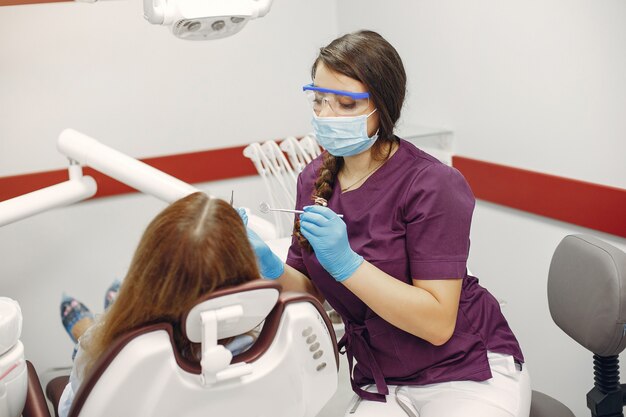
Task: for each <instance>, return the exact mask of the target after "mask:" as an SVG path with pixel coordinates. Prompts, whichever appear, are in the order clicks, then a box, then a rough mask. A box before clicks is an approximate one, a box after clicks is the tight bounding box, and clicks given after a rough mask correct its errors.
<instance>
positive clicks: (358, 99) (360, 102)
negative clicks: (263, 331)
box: [302, 84, 370, 116]
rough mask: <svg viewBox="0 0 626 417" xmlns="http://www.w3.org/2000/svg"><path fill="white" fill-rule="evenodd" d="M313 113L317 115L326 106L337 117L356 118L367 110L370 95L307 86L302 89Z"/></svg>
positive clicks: (311, 85)
mask: <svg viewBox="0 0 626 417" xmlns="http://www.w3.org/2000/svg"><path fill="white" fill-rule="evenodd" d="M302 91H304V94H305V95H306V97H307V99H308V102H309V104H310V105H311V107H312V108H313V111H314V112H315V113H317V114H318V115H319V114H320V112H321V111H322V108H323V107H324V103H326V104H328V106H330V108H331V109H332V110H333V112H334V113H335V114H337V115H338V116H358V115H361V114H363V113H364V112H365V111H367V109H368V108H369V97H370V93H367V92H366V93H353V92H351V91H343V90H333V89H330V88H322V87H316V86H314V85H313V84H307V85H305V86H304V87H302Z"/></svg>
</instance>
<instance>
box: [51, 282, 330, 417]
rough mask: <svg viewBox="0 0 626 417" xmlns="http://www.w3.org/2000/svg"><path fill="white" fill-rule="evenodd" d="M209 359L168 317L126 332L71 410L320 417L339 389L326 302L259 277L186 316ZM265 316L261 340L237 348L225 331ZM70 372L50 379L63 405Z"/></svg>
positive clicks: (91, 414) (93, 416)
mask: <svg viewBox="0 0 626 417" xmlns="http://www.w3.org/2000/svg"><path fill="white" fill-rule="evenodd" d="M181 323H184V333H185V337H187V338H189V340H191V341H192V342H196V343H199V344H200V345H201V352H202V359H201V361H200V363H197V362H191V361H189V360H186V359H185V358H183V357H182V356H181V355H180V353H179V352H178V350H177V349H176V347H175V344H174V343H173V330H172V326H171V325H170V324H169V323H157V324H153V325H150V326H146V327H143V328H140V329H137V330H135V331H133V332H131V333H129V334H127V335H125V336H123V337H121V338H120V339H119V340H118V341H117V342H116V343H115V344H114V346H112V347H111V348H110V349H109V351H108V352H107V353H105V354H104V355H103V357H102V358H100V360H99V361H98V362H97V363H96V364H95V365H94V368H93V370H92V371H91V372H90V375H89V376H88V377H87V378H86V379H85V381H83V384H82V385H81V387H80V389H79V391H78V392H77V394H76V397H75V399H74V402H73V404H72V408H71V410H70V413H69V416H70V417H79V416H80V417H100V416H102V417H104V416H116V417H123V416H133V417H159V416H163V417H165V416H167V417H171V416H186V417H195V416H242V417H243V416H279V417H280V416H285V417H287V416H289V417H296V416H307V417H313V416H315V415H316V414H317V413H318V412H319V411H320V410H321V409H322V407H323V406H324V405H325V404H326V402H327V401H328V400H329V399H330V398H331V397H332V395H333V394H334V392H335V390H336V388H337V371H338V366H339V356H338V351H337V343H336V338H335V334H334V332H333V331H332V325H331V323H330V320H329V319H328V316H327V315H326V313H325V312H324V309H323V308H322V306H321V304H320V303H319V302H318V301H317V300H316V299H315V298H313V297H312V296H310V295H307V294H301V293H280V285H279V284H277V283H274V282H272V281H266V280H255V281H253V282H249V283H246V284H244V285H240V286H238V287H234V288H228V289H224V290H219V291H216V292H214V293H213V294H211V295H210V296H208V297H206V298H204V299H202V300H200V301H199V302H198V303H197V304H196V305H195V307H193V308H192V309H191V310H190V311H189V312H188V313H187V314H186V315H185V317H183V319H182V321H181ZM261 323H262V329H261V331H260V334H259V337H258V338H257V340H256V342H255V343H254V344H253V345H252V347H250V348H249V349H248V350H246V351H245V352H243V353H241V354H239V355H236V356H234V357H233V356H232V354H231V353H230V351H228V350H227V349H226V348H224V347H223V346H222V345H220V344H218V343H217V341H218V340H220V339H224V338H228V337H231V336H235V335H239V334H243V333H245V332H248V331H250V330H252V329H254V328H256V327H257V326H258V325H259V324H261ZM66 383H67V377H57V378H56V379H54V380H52V381H51V382H50V383H49V384H48V389H47V391H48V397H49V399H50V401H51V402H52V404H53V406H54V409H55V410H57V405H58V400H59V397H60V394H61V391H62V389H63V387H64V386H65V384H66Z"/></svg>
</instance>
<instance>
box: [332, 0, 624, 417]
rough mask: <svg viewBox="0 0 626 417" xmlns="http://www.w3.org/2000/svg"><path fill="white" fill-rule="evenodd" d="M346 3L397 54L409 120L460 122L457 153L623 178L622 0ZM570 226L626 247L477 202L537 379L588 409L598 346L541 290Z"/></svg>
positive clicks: (477, 256)
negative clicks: (561, 317)
mask: <svg viewBox="0 0 626 417" xmlns="http://www.w3.org/2000/svg"><path fill="white" fill-rule="evenodd" d="M337 4H338V17H339V33H344V32H349V31H352V30H356V29H361V28H370V29H374V30H377V31H379V32H380V33H381V34H383V36H385V37H386V38H387V39H388V40H389V41H390V42H391V43H392V44H393V45H394V46H396V48H397V49H398V51H399V53H400V55H401V56H402V58H403V60H404V63H405V66H406V69H407V73H408V78H409V96H408V100H407V103H406V107H405V110H404V115H403V122H404V123H405V124H419V125H426V126H439V127H445V128H449V129H451V130H453V131H454V142H455V148H456V149H455V153H457V154H459V155H463V156H468V157H472V158H476V159H481V160H485V161H490V162H495V163H499V164H504V165H510V166H515V167H520V168H525V169H530V170H535V171H541V172H546V173H550V174H555V175H560V176H565V177H569V178H576V179H581V180H584V181H589V182H595V183H600V184H605V185H611V186H616V187H621V188H626V141H624V140H623V137H624V132H625V131H626V118H624V117H623V113H624V109H626V77H624V74H626V54H624V51H625V50H626V3H624V2H623V1H621V0H607V1H602V2H597V1H593V0H576V1H571V0H550V1H540V0H533V1H526V2H522V1H504V2H497V1H487V0H475V1H463V0H438V1H425V0H396V1H394V2H393V3H392V5H391V4H390V3H389V2H382V1H375V0H342V1H340V2H338V3H337ZM625 212H626V208H625ZM571 233H590V234H592V235H595V236H597V237H599V238H601V239H604V240H606V241H608V242H609V243H612V244H614V245H616V246H618V247H620V248H621V249H624V250H626V239H622V238H619V237H616V236H612V235H607V234H603V233H599V232H595V231H592V230H588V229H583V228H580V227H576V226H573V225H570V224H567V223H563V222H558V221H553V220H549V219H546V218H542V217H539V216H535V215H532V214H528V213H523V212H520V211H517V210H513V209H508V208H505V207H501V206H497V205H494V204H490V203H486V202H481V201H479V202H478V204H477V207H476V211H475V215H474V222H473V227H472V235H471V238H472V249H471V255H470V267H471V269H472V271H473V272H474V273H475V274H476V275H478V276H479V278H480V280H481V283H482V284H483V285H484V286H486V287H487V288H489V289H490V290H491V291H492V292H493V293H494V294H495V295H496V296H497V297H499V298H503V299H505V300H506V301H507V302H508V305H507V306H506V307H505V309H504V312H505V314H506V316H507V318H508V320H509V322H510V324H511V326H512V327H513V329H514V331H515V333H516V335H517V336H518V338H519V339H520V342H521V344H522V349H523V351H524V354H525V355H526V357H527V360H528V364H529V369H530V371H531V376H532V378H533V386H534V388H535V389H538V390H541V391H544V392H546V393H548V394H551V395H553V396H555V397H557V398H558V399H560V400H561V401H563V402H564V403H566V404H567V405H568V406H569V407H570V408H571V409H572V410H573V411H574V412H575V413H576V415H577V416H579V417H582V416H588V415H589V411H588V410H587V408H586V400H585V394H586V392H587V391H588V390H589V389H590V388H591V387H592V385H593V373H592V360H591V354H590V353H588V352H586V351H585V350H584V349H583V348H582V347H579V346H578V345H576V344H575V342H573V341H572V340H571V339H569V338H568V336H566V335H565V334H564V333H563V332H562V331H561V330H560V329H558V328H557V327H556V325H555V324H554V323H553V322H552V320H551V318H550V315H549V311H548V306H547V296H546V282H547V281H546V276H547V272H548V267H549V262H550V257H551V255H552V252H553V251H554V249H555V248H556V246H557V244H558V242H559V241H560V240H561V239H562V238H563V237H564V236H565V235H567V234H571ZM622 356H623V355H622ZM624 358H626V357H623V358H622V361H624Z"/></svg>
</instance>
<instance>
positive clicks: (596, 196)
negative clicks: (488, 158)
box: [452, 156, 626, 237]
mask: <svg viewBox="0 0 626 417" xmlns="http://www.w3.org/2000/svg"><path fill="white" fill-rule="evenodd" d="M452 165H453V166H454V167H456V168H457V169H458V170H459V171H461V173H462V174H463V175H464V176H465V178H466V179H467V181H468V182H469V184H470V186H471V187H472V190H473V191H474V195H475V196H476V198H479V199H482V200H486V201H490V202H492V203H497V204H502V205H504V206H507V207H512V208H515V209H519V210H523V211H528V212H530V213H535V214H539V215H542V216H546V217H550V218H553V219H557V220H562V221H565V222H568V223H573V224H577V225H579V226H584V227H588V228H590V229H595V230H600V231H602V232H606V233H611V234H614V235H617V236H621V237H626V190H625V189H621V188H616V187H609V186H606V185H600V184H593V183H589V182H584V181H579V180H574V179H569V178H563V177H558V176H555V175H549V174H542V173H539V172H534V171H527V170H524V169H520V168H512V167H508V166H504V165H498V164H494V163H491V162H484V161H478V160H476V159H470V158H465V157H462V156H453V157H452Z"/></svg>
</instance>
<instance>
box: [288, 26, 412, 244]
mask: <svg viewBox="0 0 626 417" xmlns="http://www.w3.org/2000/svg"><path fill="white" fill-rule="evenodd" d="M320 64H323V65H324V66H325V67H326V68H328V69H329V70H332V71H334V72H337V73H339V74H343V75H346V76H348V77H350V78H352V79H355V80H357V81H359V82H361V83H362V84H364V85H365V87H366V88H367V91H368V92H369V93H370V100H373V101H374V104H375V106H376V108H377V113H378V117H379V121H380V122H379V125H380V126H379V131H378V140H376V142H375V143H374V145H373V146H372V156H373V157H374V159H375V160H379V161H383V160H385V159H387V158H388V157H389V154H390V152H391V146H389V145H391V144H392V143H394V142H397V141H398V139H397V138H396V137H395V136H394V134H393V129H394V126H395V124H396V122H397V121H398V119H399V118H400V113H401V111H402V105H403V104H404V98H405V94H406V72H405V71H404V65H403V64H402V59H401V58H400V55H398V52H397V51H396V50H395V48H394V47H393V46H392V45H391V44H390V43H389V42H387V40H385V38H383V37H382V36H381V35H379V34H378V33H376V32H373V31H371V30H360V31H357V32H353V33H348V34H345V35H343V36H341V37H339V38H337V39H335V40H333V41H332V42H331V43H329V44H328V45H327V46H325V47H323V48H320V52H319V55H318V56H317V59H316V60H315V62H314V63H313V66H312V68H311V78H312V79H315V72H316V71H317V68H318V66H319V65H320ZM342 166H343V158H342V157H335V156H333V155H331V154H330V153H328V152H324V155H323V162H322V165H321V166H320V168H319V171H318V176H317V179H316V181H315V191H314V192H313V195H312V196H311V200H312V201H314V199H315V197H321V198H323V199H325V200H327V201H328V200H329V199H330V197H331V196H332V194H333V190H334V187H335V184H336V181H337V174H338V173H339V170H340V169H341V167H342ZM294 235H295V236H296V237H297V238H298V241H299V242H300V245H301V246H302V247H304V248H306V249H307V250H309V251H311V246H310V245H309V242H307V240H306V239H305V238H304V236H302V235H301V234H300V221H299V219H297V220H296V222H295V226H294Z"/></svg>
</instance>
